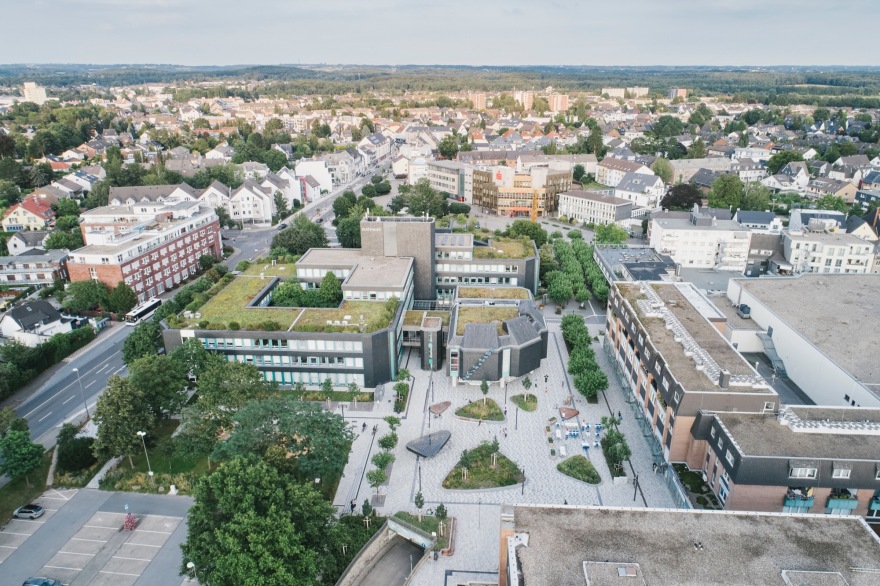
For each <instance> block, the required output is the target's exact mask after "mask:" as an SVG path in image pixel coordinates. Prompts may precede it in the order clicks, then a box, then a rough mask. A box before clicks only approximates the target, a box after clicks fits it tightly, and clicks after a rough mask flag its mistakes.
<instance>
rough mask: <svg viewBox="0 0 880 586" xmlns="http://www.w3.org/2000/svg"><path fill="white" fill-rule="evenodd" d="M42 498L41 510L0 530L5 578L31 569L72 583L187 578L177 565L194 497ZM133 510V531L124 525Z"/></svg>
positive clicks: (94, 493)
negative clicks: (124, 527) (187, 515)
mask: <svg viewBox="0 0 880 586" xmlns="http://www.w3.org/2000/svg"><path fill="white" fill-rule="evenodd" d="M35 502H36V503H37V504H39V505H41V506H43V507H44V508H45V510H46V512H45V514H44V515H43V516H42V517H40V518H39V519H36V520H30V519H27V520H24V519H22V520H19V519H16V520H12V521H10V522H9V523H8V524H7V525H6V526H5V527H3V528H2V530H0V575H2V576H3V579H2V580H0V582H2V583H3V584H7V583H8V584H20V583H21V582H23V581H24V580H25V579H26V578H27V577H29V576H47V577H50V578H55V579H57V580H60V581H61V582H62V583H63V584H64V585H65V586H68V585H70V586H77V585H80V584H83V585H85V584H90V585H96V586H101V585H109V584H114V585H123V586H129V585H135V584H181V583H185V582H186V580H185V579H184V578H181V577H180V576H179V575H178V571H179V568H180V563H181V554H180V547H179V544H180V543H181V542H182V541H183V540H184V539H185V537H186V524H185V522H184V521H185V518H186V511H187V509H188V508H189V506H190V505H191V503H192V500H191V499H189V498H188V497H179V496H167V495H143V494H127V493H111V492H103V491H98V490H88V489H83V490H80V491H54V490H50V491H47V492H46V493H45V494H44V495H42V496H41V497H40V498H39V499H37V500H36V501H35ZM126 510H129V511H130V512H131V513H132V514H133V515H134V516H135V517H136V518H137V519H138V524H137V527H136V529H135V530H134V531H123V530H122V525H123V521H124V519H125V515H126V513H125V511H126ZM193 584H194V582H193Z"/></svg>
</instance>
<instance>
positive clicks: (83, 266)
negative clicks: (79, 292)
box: [67, 201, 222, 301]
mask: <svg viewBox="0 0 880 586" xmlns="http://www.w3.org/2000/svg"><path fill="white" fill-rule="evenodd" d="M80 230H81V231H82V235H83V242H85V246H84V247H82V248H79V249H77V250H75V251H73V252H71V253H70V256H69V258H68V261H67V268H68V273H69V274H70V280H71V281H85V280H89V279H91V280H95V281H101V282H102V283H104V284H105V285H107V286H108V287H115V286H116V285H117V284H118V283H119V282H120V281H124V282H125V283H126V284H128V285H129V286H130V287H131V288H132V289H134V291H135V293H137V296H138V300H139V301H144V300H146V299H149V298H151V297H155V296H156V295H158V294H160V293H162V292H163V291H165V290H167V289H170V288H172V287H174V286H176V285H177V284H179V283H180V282H181V281H185V280H186V279H188V278H189V277H190V276H192V275H194V274H196V273H197V272H198V271H199V257H200V256H202V255H209V256H213V257H216V258H220V257H221V255H222V245H221V242H220V221H219V219H218V218H217V215H216V214H215V213H214V210H213V208H210V207H207V206H203V205H200V204H199V203H198V202H195V201H179V202H169V203H164V202H142V203H138V204H134V205H126V206H105V207H100V208H96V209H93V210H88V211H86V212H83V214H82V215H81V216H80Z"/></svg>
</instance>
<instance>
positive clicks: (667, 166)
mask: <svg viewBox="0 0 880 586" xmlns="http://www.w3.org/2000/svg"><path fill="white" fill-rule="evenodd" d="M651 171H653V172H654V174H655V175H657V177H659V178H660V179H662V180H663V183H666V184H667V185H668V184H670V183H672V179H673V177H674V176H675V170H674V169H673V168H672V163H670V162H669V161H667V160H666V159H664V158H663V157H659V158H658V159H657V160H656V161H654V164H653V165H651Z"/></svg>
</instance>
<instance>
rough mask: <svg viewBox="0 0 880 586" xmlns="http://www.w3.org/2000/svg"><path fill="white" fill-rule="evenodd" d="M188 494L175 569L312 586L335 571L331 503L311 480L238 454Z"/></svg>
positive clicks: (215, 580) (222, 581) (229, 583)
mask: <svg viewBox="0 0 880 586" xmlns="http://www.w3.org/2000/svg"><path fill="white" fill-rule="evenodd" d="M193 496H194V497H195V504H194V505H193V506H192V508H191V509H190V510H189V513H188V516H187V525H188V527H189V530H188V532H187V538H186V541H185V542H184V543H183V544H182V545H181V549H182V550H183V561H182V562H181V572H187V571H188V570H187V567H186V564H187V563H188V562H192V563H193V564H194V565H195V568H196V574H197V575H198V579H199V581H200V582H201V583H203V584H212V585H214V586H239V585H241V586H257V585H259V586H313V585H314V584H319V583H322V580H321V579H320V578H319V576H320V575H324V574H326V576H325V578H328V577H330V575H331V574H335V567H337V566H338V564H337V563H336V561H335V558H336V557H339V556H341V551H334V550H336V549H337V547H336V546H337V543H336V541H337V539H335V538H334V537H335V536H336V535H337V531H338V530H337V527H336V526H335V524H334V516H333V513H334V511H333V507H332V506H331V505H330V504H329V503H328V502H327V501H326V500H324V499H323V498H322V497H321V495H319V494H318V493H317V492H315V491H314V490H313V489H312V488H311V487H310V486H309V485H302V484H297V483H294V482H290V481H289V479H287V478H286V477H285V476H284V475H282V474H279V472H278V471H277V470H276V469H274V468H273V467H272V466H270V465H268V464H266V463H265V462H262V461H260V460H256V459H253V458H252V459H243V458H237V459H235V460H232V461H230V462H226V463H224V464H223V465H221V466H220V467H219V468H218V469H217V470H216V471H215V472H214V473H213V474H211V475H209V476H207V477H204V478H202V479H201V480H200V481H199V483H198V484H197V485H196V487H195V490H194V493H193ZM349 545H350V544H349ZM330 579H331V583H332V579H333V578H330Z"/></svg>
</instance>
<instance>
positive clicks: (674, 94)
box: [666, 87, 688, 100]
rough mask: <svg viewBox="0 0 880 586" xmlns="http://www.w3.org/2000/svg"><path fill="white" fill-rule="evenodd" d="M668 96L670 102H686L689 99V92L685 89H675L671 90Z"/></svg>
mask: <svg viewBox="0 0 880 586" xmlns="http://www.w3.org/2000/svg"><path fill="white" fill-rule="evenodd" d="M666 95H667V97H668V98H669V99H670V100H674V99H675V98H681V99H682V100H686V99H687V97H688V91H687V90H686V89H685V88H680V87H674V88H670V89H669V92H668V93H667V94H666Z"/></svg>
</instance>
